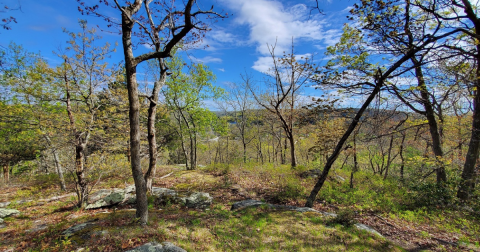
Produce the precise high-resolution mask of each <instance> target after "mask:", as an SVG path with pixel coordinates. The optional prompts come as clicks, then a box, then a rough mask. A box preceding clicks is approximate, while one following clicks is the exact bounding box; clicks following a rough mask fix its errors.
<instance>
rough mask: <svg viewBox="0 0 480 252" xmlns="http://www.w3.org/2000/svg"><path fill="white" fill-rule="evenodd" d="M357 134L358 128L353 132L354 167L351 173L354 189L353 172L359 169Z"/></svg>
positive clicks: (351, 186) (351, 185)
mask: <svg viewBox="0 0 480 252" xmlns="http://www.w3.org/2000/svg"><path fill="white" fill-rule="evenodd" d="M357 134H358V130H357V131H355V133H353V169H352V172H351V173H350V188H352V189H353V174H354V173H355V172H357V171H358V162H357Z"/></svg>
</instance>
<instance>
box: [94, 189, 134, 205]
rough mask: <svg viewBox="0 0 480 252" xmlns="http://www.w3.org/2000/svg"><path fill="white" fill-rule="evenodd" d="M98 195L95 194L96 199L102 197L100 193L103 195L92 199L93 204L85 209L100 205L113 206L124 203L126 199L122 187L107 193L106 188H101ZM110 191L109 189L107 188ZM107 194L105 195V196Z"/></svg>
mask: <svg viewBox="0 0 480 252" xmlns="http://www.w3.org/2000/svg"><path fill="white" fill-rule="evenodd" d="M101 191H102V192H100V193H99V194H98V195H95V199H98V198H100V197H99V195H101V196H103V197H101V198H100V199H98V200H96V201H92V200H90V202H92V203H91V204H88V205H87V207H85V209H95V208H100V207H107V206H113V205H117V204H120V203H122V202H123V201H124V200H125V191H124V190H121V189H113V190H109V193H106V191H105V190H101ZM107 191H108V190H107ZM104 195H105V196H104Z"/></svg>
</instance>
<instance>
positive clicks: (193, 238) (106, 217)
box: [0, 166, 480, 251]
mask: <svg viewBox="0 0 480 252" xmlns="http://www.w3.org/2000/svg"><path fill="white" fill-rule="evenodd" d="M183 169H184V168H183ZM289 169H290V168H278V167H266V166H250V167H238V168H231V167H228V166H225V167H221V168H219V167H216V168H213V167H207V168H201V169H199V170H196V171H185V170H182V168H181V167H178V166H162V167H159V170H158V171H157V176H156V177H157V178H160V177H162V176H164V175H166V174H170V173H171V175H170V176H168V177H165V178H162V179H156V180H155V183H154V186H157V187H165V188H170V189H174V190H176V191H189V192H197V191H200V192H208V193H210V195H212V196H213V198H214V203H213V204H212V206H211V207H210V208H208V209H205V210H195V209H188V208H186V207H183V206H180V205H176V204H166V205H165V204H164V205H154V204H150V205H149V209H150V210H149V223H148V225H147V226H141V225H139V224H137V221H136V220H135V210H134V207H135V206H134V205H125V206H116V207H110V208H100V209H95V210H81V209H78V208H76V207H75V203H76V197H75V195H74V194H71V192H73V186H71V187H70V188H69V190H68V191H69V192H60V191H59V188H58V185H56V183H55V178H54V177H52V176H47V175H44V176H43V175H42V176H35V177H34V178H35V179H25V178H18V179H13V180H12V181H10V183H9V184H8V185H2V189H1V193H0V203H2V202H6V201H11V202H12V203H11V204H10V205H9V206H8V207H7V208H13V209H18V210H19V211H20V212H21V213H20V214H19V215H16V216H11V217H7V218H5V223H4V227H2V228H0V251H125V250H128V249H131V248H134V247H136V246H139V245H142V244H144V243H146V242H152V241H157V242H163V241H170V242H172V243H174V244H175V245H177V246H179V247H181V248H184V249H186V250H187V251H480V246H479V242H480V224H479V221H478V217H475V216H471V215H469V214H466V213H465V211H461V210H458V209H457V210H454V209H448V208H441V209H440V208H439V209H425V208H418V209H412V208H410V209H402V208H398V207H396V205H395V204H401V203H398V202H397V203H395V202H396V201H397V199H396V197H395V193H396V192H393V193H391V194H390V191H389V190H387V188H388V187H387V186H383V187H381V186H380V187H379V186H378V185H375V190H373V189H372V188H373V187H371V188H370V187H367V186H365V187H361V186H360V185H364V184H367V183H365V181H368V176H365V178H362V175H361V174H359V175H357V177H356V180H355V181H356V183H357V184H358V185H359V186H358V188H357V189H355V191H354V192H350V191H349V192H348V193H346V192H347V190H353V189H349V187H348V183H349V181H348V179H347V180H342V178H346V177H348V176H349V173H347V172H344V171H342V170H337V171H335V173H334V175H332V178H330V179H329V180H328V182H327V184H326V186H325V189H322V190H324V192H321V193H320V195H319V197H318V201H317V202H316V203H315V205H314V209H316V210H319V211H323V212H332V213H337V214H339V216H340V217H338V218H334V219H333V220H332V218H328V217H325V216H323V215H319V214H317V213H299V212H294V211H278V210H272V209H268V208H255V209H252V208H249V209H244V210H239V211H231V210H230V208H231V205H232V204H233V203H234V202H237V201H241V200H245V199H257V200H263V201H266V202H268V203H275V204H285V205H291V206H303V204H304V203H305V200H304V199H305V197H306V195H307V193H308V190H309V189H310V188H312V186H313V184H314V183H315V179H313V178H308V179H303V178H300V177H299V176H298V172H292V171H291V170H289ZM370 182H371V183H370V184H375V183H376V182H375V181H370ZM131 184H133V181H132V179H131V175H130V173H129V171H128V170H126V169H124V170H122V171H121V172H119V171H117V172H115V173H112V174H110V175H109V176H106V177H104V178H102V180H101V181H100V183H98V184H97V185H96V186H95V188H94V191H95V190H97V189H101V188H124V187H125V186H126V185H131ZM344 184H346V185H347V186H345V185H344ZM379 188H380V189H379ZM69 193H70V194H69ZM389 194H390V195H389ZM62 195H64V196H65V197H59V198H56V199H55V200H51V201H42V200H41V199H48V198H52V197H55V196H62ZM379 195H382V197H380V196H379ZM346 196H348V197H350V198H348V199H347V198H342V197H346ZM355 197H357V198H356V199H355ZM385 197H388V198H385ZM392 202H393V203H392ZM387 203H388V204H387ZM386 206H388V207H386ZM399 209H401V210H399ZM349 218H350V219H351V220H354V221H355V222H358V223H363V224H366V225H368V226H370V227H372V228H374V229H375V230H377V231H378V232H379V233H381V234H382V236H383V237H380V236H377V235H375V234H371V233H368V232H365V231H361V230H358V229H356V228H355V227H354V226H351V225H348V223H350V221H351V220H349ZM85 222H91V223H93V224H92V225H91V226H90V227H89V228H88V233H86V232H87V231H84V232H85V233H84V235H79V236H75V237H71V238H68V239H65V238H64V237H63V236H62V235H61V233H62V232H63V231H64V230H66V229H67V228H69V227H71V226H74V225H76V224H80V223H85ZM342 224H343V225H342Z"/></svg>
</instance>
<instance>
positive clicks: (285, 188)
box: [272, 178, 305, 203]
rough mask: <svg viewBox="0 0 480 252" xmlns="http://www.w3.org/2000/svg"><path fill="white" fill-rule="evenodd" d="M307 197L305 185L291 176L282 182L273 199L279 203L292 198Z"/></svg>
mask: <svg viewBox="0 0 480 252" xmlns="http://www.w3.org/2000/svg"><path fill="white" fill-rule="evenodd" d="M301 198H305V187H303V186H302V185H301V184H300V183H299V182H298V181H296V180H294V179H292V178H290V179H286V180H285V181H283V183H280V185H279V187H278V189H277V190H276V191H275V194H274V195H273V197H272V200H273V201H275V202H278V203H285V202H287V201H289V200H292V199H301Z"/></svg>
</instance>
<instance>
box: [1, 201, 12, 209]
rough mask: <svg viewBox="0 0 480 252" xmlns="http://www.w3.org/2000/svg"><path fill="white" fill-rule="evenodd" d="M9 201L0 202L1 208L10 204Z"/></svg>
mask: <svg viewBox="0 0 480 252" xmlns="http://www.w3.org/2000/svg"><path fill="white" fill-rule="evenodd" d="M10 204H11V202H10V201H7V202H0V207H1V208H5V207H6V206H8V205H10Z"/></svg>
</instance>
